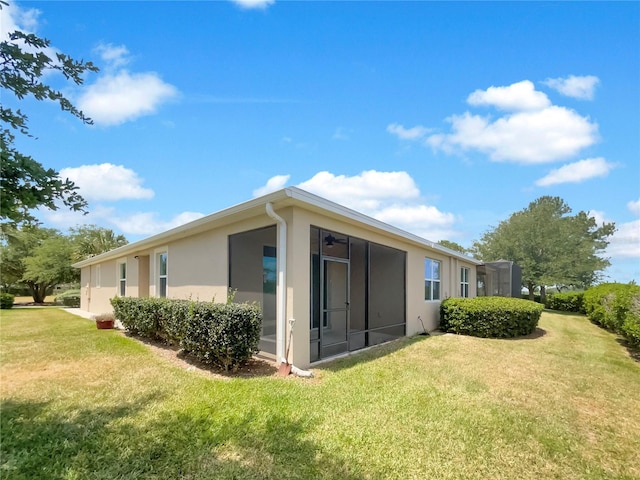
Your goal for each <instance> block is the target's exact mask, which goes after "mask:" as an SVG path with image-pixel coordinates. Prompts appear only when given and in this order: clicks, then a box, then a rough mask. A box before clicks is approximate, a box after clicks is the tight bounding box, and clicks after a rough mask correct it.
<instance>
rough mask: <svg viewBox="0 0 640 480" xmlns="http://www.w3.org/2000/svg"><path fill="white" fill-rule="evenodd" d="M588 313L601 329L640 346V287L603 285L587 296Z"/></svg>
mask: <svg viewBox="0 0 640 480" xmlns="http://www.w3.org/2000/svg"><path fill="white" fill-rule="evenodd" d="M584 306H585V311H586V314H587V316H588V317H589V319H590V320H591V321H592V322H594V323H597V324H598V325H600V326H602V327H604V328H606V329H608V330H611V331H613V332H616V333H619V334H620V335H622V336H624V337H625V338H627V340H629V342H630V343H632V344H634V345H638V346H640V286H639V285H633V284H623V283H603V284H602V285H598V286H597V287H593V288H590V289H589V290H587V291H586V292H585V294H584Z"/></svg>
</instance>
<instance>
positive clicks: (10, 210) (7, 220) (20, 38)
mask: <svg viewBox="0 0 640 480" xmlns="http://www.w3.org/2000/svg"><path fill="white" fill-rule="evenodd" d="M7 6H8V4H7V3H6V2H4V1H1V0H0V10H1V9H2V8H3V7H4V8H6V7H7ZM2 35H3V36H4V39H3V40H2V42H0V87H1V88H2V90H3V91H5V92H11V93H12V94H13V95H14V96H15V97H16V98H17V99H19V100H22V99H24V98H25V97H29V96H32V97H33V98H35V99H36V100H51V101H54V102H56V103H58V105H59V106H60V108H61V109H62V110H63V111H66V112H69V113H70V114H71V115H73V116H75V117H77V118H79V119H80V120H81V121H82V122H84V123H89V124H90V123H91V119H89V118H87V117H86V116H85V115H84V114H83V113H82V112H81V111H80V110H78V109H77V108H76V107H75V106H73V104H72V103H71V102H70V101H69V100H68V99H67V98H66V97H65V96H64V95H63V93H62V92H61V91H59V90H56V89H55V88H52V87H51V86H49V85H47V84H46V83H44V82H43V78H45V76H46V75H48V74H49V73H50V72H58V73H60V74H62V75H63V76H64V78H65V79H66V80H68V81H71V82H72V83H74V84H76V85H80V84H82V83H83V78H82V77H83V74H84V73H85V72H88V71H89V72H95V71H97V70H98V68H97V67H96V66H94V65H93V64H92V63H91V62H84V61H82V60H80V61H77V60H74V59H73V58H71V57H69V56H68V55H65V54H62V53H55V55H53V54H51V53H49V52H50V51H51V50H50V48H49V47H50V41H49V40H47V39H44V38H40V37H38V36H36V35H34V34H32V33H24V32H21V31H14V32H2ZM49 55H51V56H49ZM52 56H55V58H52ZM27 120H28V118H27V115H26V114H24V113H23V112H22V111H21V110H19V109H18V110H14V109H12V108H8V107H6V106H5V105H4V104H2V105H0V121H1V122H2V123H3V126H2V130H1V132H0V147H1V149H2V151H1V155H2V157H1V159H0V169H1V179H0V186H1V188H2V194H1V195H0V220H1V221H2V225H3V226H6V225H7V224H13V225H16V224H22V223H25V222H33V221H35V218H34V217H33V215H32V213H31V211H32V210H33V209H34V208H37V207H45V208H49V209H52V210H56V209H57V208H58V206H59V205H60V204H62V205H64V206H66V207H68V208H70V209H71V210H75V211H85V208H86V206H87V203H86V201H85V200H84V199H83V198H82V197H81V196H80V194H79V193H78V187H77V186H76V185H75V184H74V183H73V182H72V181H70V180H69V179H62V178H60V176H59V174H58V172H56V171H55V170H53V169H51V168H45V167H44V166H43V165H42V164H40V163H39V162H37V161H36V160H34V159H33V158H31V157H30V156H28V155H24V154H22V153H21V152H19V151H18V150H17V149H16V148H15V146H14V141H15V136H14V132H19V133H21V134H24V135H27V136H31V134H30V132H29V127H28V123H27Z"/></svg>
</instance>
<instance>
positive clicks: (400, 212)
mask: <svg viewBox="0 0 640 480" xmlns="http://www.w3.org/2000/svg"><path fill="white" fill-rule="evenodd" d="M288 180H289V176H288V175H278V176H276V177H273V178H271V179H270V180H269V181H268V182H267V185H266V186H264V187H261V188H259V189H257V190H255V191H254V195H256V194H257V193H259V192H260V193H261V192H262V191H265V192H266V191H269V190H270V189H269V186H270V185H271V186H272V187H275V186H277V187H282V186H283V185H284V183H286V182H287V181H288ZM297 186H298V187H299V188H301V189H303V190H306V191H308V192H311V193H315V194H316V195H320V196H322V197H324V198H327V199H329V200H332V201H334V202H336V203H338V204H340V205H344V206H345V207H348V208H351V209H354V210H357V211H359V212H362V213H364V214H366V215H369V216H370V217H373V218H376V219H378V220H380V221H382V222H385V223H388V224H390V225H393V226H396V227H398V228H401V229H403V230H406V231H408V232H411V233H414V234H416V235H420V236H421V237H423V238H427V239H431V240H440V239H443V238H447V239H448V238H452V237H455V236H456V235H457V234H458V232H457V231H456V230H455V228H454V224H455V222H456V221H457V219H456V217H455V215H453V214H451V213H446V212H441V211H440V210H438V209H437V208H436V207H435V206H432V205H426V204H425V203H424V202H423V200H422V198H421V195H420V190H419V189H418V187H417V185H416V183H415V181H414V180H413V178H412V177H411V176H410V175H409V174H408V173H407V172H403V171H400V172H378V171H376V170H368V171H364V172H361V173H360V174H358V175H353V176H347V175H335V174H333V173H331V172H326V171H325V172H318V173H317V174H315V175H314V176H313V177H312V178H310V179H309V180H306V181H304V182H301V183H299V184H298V185H297Z"/></svg>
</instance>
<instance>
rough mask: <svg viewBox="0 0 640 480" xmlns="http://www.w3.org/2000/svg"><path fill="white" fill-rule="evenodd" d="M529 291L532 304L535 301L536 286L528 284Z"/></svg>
mask: <svg viewBox="0 0 640 480" xmlns="http://www.w3.org/2000/svg"><path fill="white" fill-rule="evenodd" d="M527 290H529V300H531V301H532V302H533V301H534V300H535V298H536V297H535V293H534V292H535V290H536V286H535V285H534V284H533V283H527Z"/></svg>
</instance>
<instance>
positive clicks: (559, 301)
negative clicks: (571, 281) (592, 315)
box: [544, 292, 586, 313]
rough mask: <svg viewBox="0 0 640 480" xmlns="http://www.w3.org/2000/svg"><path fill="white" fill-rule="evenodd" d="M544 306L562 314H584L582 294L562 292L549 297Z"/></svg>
mask: <svg viewBox="0 0 640 480" xmlns="http://www.w3.org/2000/svg"><path fill="white" fill-rule="evenodd" d="M544 306H545V307H546V308H549V309H551V310H560V311H562V312H575V313H586V312H585V310H584V292H564V293H554V294H553V295H549V296H548V297H547V299H546V301H545V304H544Z"/></svg>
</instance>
